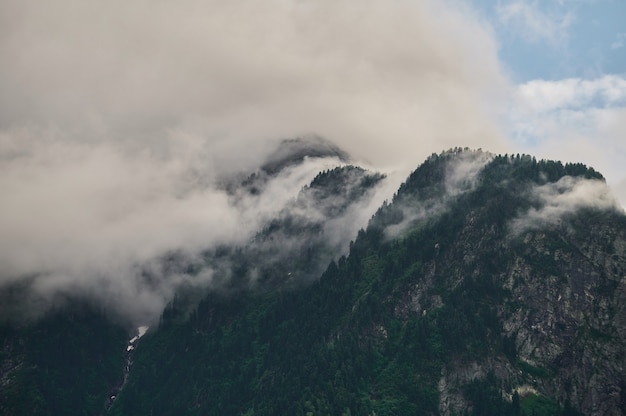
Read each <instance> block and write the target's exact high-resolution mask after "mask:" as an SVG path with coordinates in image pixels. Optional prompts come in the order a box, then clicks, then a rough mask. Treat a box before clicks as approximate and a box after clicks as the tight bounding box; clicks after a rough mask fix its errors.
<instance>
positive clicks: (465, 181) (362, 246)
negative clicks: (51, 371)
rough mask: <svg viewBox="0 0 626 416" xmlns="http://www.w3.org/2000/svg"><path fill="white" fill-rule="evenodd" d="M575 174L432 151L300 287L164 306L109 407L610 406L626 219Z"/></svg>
mask: <svg viewBox="0 0 626 416" xmlns="http://www.w3.org/2000/svg"><path fill="white" fill-rule="evenodd" d="M581 186H582V187H583V188H584V190H585V191H587V192H592V191H593V192H596V191H597V189H596V188H598V189H602V188H603V187H604V186H605V185H604V182H603V180H602V177H601V175H599V174H598V173H597V172H595V171H593V170H591V169H587V168H586V167H584V166H582V165H566V166H563V165H561V164H560V163H558V162H549V161H541V162H537V161H536V160H534V159H532V158H530V157H525V156H523V157H508V156H498V157H493V156H491V155H486V154H484V153H482V152H468V151H452V152H448V153H444V154H442V155H434V156H433V157H431V158H429V159H428V160H427V161H426V162H425V163H424V164H423V165H422V166H420V167H419V168H418V169H417V170H416V171H415V172H414V173H413V174H412V175H411V176H410V177H409V179H408V180H407V182H406V183H405V184H404V185H403V186H402V187H401V188H400V190H399V191H398V193H397V195H396V197H395V198H394V200H393V201H392V203H390V204H386V205H384V206H383V207H382V208H381V209H380V210H379V212H378V213H377V215H376V216H375V217H374V218H373V219H372V221H371V222H370V225H369V227H368V228H367V230H365V231H362V232H360V233H359V235H358V237H357V238H356V240H355V241H354V243H352V244H351V247H350V253H349V255H348V256H347V257H342V258H341V259H339V261H338V262H337V263H335V262H333V263H331V264H330V266H329V267H328V269H327V270H326V272H325V273H324V274H323V275H322V277H321V279H320V280H319V281H318V282H316V283H314V284H313V285H312V286H309V287H307V288H304V289H301V290H289V289H288V288H287V287H285V288H283V289H282V290H277V291H274V292H269V293H263V294H258V293H255V292H246V293H240V294H239V295H238V296H237V297H235V298H231V297H224V296H222V295H220V294H219V293H215V294H213V295H210V296H209V297H207V298H206V299H205V300H204V301H203V302H202V303H201V304H200V305H199V307H198V308H197V310H196V311H195V313H194V314H193V315H192V316H191V318H190V319H189V320H188V321H185V322H172V323H168V322H167V321H165V322H164V323H163V324H162V326H161V329H160V330H159V331H157V332H155V333H153V334H151V335H148V336H147V338H146V339H145V340H144V343H143V344H142V348H141V349H140V350H139V351H138V352H137V357H136V365H135V367H134V370H133V373H132V374H131V376H130V378H129V383H128V385H127V387H126V388H125V391H123V393H122V394H121V395H120V398H119V400H118V401H117V402H116V404H115V406H114V408H113V409H112V411H113V413H114V414H130V413H150V412H151V411H155V412H158V413H160V414H255V415H258V414H268V415H270V414H303V415H304V414H308V413H312V414H373V413H375V414H377V415H385V414H460V413H464V412H469V413H470V414H507V413H508V414H521V413H522V412H525V414H529V415H530V414H531V413H534V414H554V413H555V412H565V413H566V414H575V413H576V412H577V411H581V412H583V413H585V414H607V415H608V414H623V412H624V409H625V408H626V407H625V406H624V404H625V403H626V400H625V397H626V391H625V389H624V386H625V384H624V383H625V380H624V372H623V370H622V369H623V368H624V364H625V363H624V351H626V348H625V344H624V339H625V338H624V336H623V335H624V331H625V329H626V321H625V319H624V316H625V314H624V305H625V304H626V282H625V281H624V275H625V273H626V218H625V216H624V214H623V212H621V211H619V210H617V209H615V208H612V205H611V203H610V198H609V199H607V200H604V202H602V201H601V202H602V203H601V204H600V205H601V206H597V205H598V200H597V198H593V197H592V199H591V200H590V201H591V202H589V201H587V202H584V201H579V200H578V199H577V198H576V197H577V195H578V194H577V193H578V192H579V191H580V189H581V188H580V187H581ZM585 187H586V188H585ZM553 188H554V189H553ZM549 190H553V191H554V195H551V198H548V197H547V192H548V191H549ZM597 192H600V191H597ZM592 195H596V194H595V193H592ZM599 195H604V194H602V193H600V194H599ZM559 201H561V202H559ZM559 409H560V410H559Z"/></svg>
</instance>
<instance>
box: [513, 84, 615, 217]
mask: <svg viewBox="0 0 626 416" xmlns="http://www.w3.org/2000/svg"><path fill="white" fill-rule="evenodd" d="M510 120H511V128H512V134H513V135H514V136H515V137H516V138H517V140H518V142H519V143H520V144H521V145H522V147H523V148H524V149H525V151H528V152H529V153H533V154H536V155H538V156H540V157H546V158H552V159H558V160H564V161H576V162H583V163H586V164H588V165H591V166H593V167H595V168H596V169H598V170H600V171H601V172H602V173H603V174H604V175H605V176H606V177H607V180H608V182H609V185H611V187H613V188H614V190H615V191H616V193H617V196H618V198H619V200H620V201H621V203H622V205H625V206H626V193H624V192H623V190H622V187H620V186H619V185H618V184H619V183H621V182H623V181H624V179H626V173H625V172H624V170H623V161H624V160H626V79H625V78H624V77H622V76H619V75H605V76H602V77H599V78H596V79H590V80H585V79H579V78H572V79H565V80H559V81H545V80H534V81H530V82H528V83H525V84H522V85H520V86H519V87H518V89H517V92H516V94H515V99H514V105H513V109H512V112H511V116H510Z"/></svg>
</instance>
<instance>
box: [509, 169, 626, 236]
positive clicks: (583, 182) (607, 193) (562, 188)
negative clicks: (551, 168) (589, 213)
mask: <svg viewBox="0 0 626 416" xmlns="http://www.w3.org/2000/svg"><path fill="white" fill-rule="evenodd" d="M530 193H531V195H530V196H531V198H533V199H534V200H535V201H536V202H538V203H539V208H531V209H530V210H528V212H526V213H525V214H524V215H522V216H520V217H519V218H516V219H515V220H514V221H513V222H512V223H511V226H512V229H513V231H514V232H521V231H523V230H526V229H528V228H535V227H539V228H540V227H544V226H546V225H555V224H558V222H559V221H560V220H561V219H562V218H563V216H564V215H567V214H572V213H575V212H576V211H578V210H580V209H582V208H596V209H603V210H612V209H619V204H618V203H617V201H616V200H615V198H614V196H613V194H612V193H611V190H610V189H609V188H608V186H607V185H606V183H605V182H603V181H601V180H592V179H585V178H575V177H571V176H564V177H563V178H561V179H560V180H559V181H558V182H555V183H547V184H545V185H541V186H536V187H535V188H534V189H532V190H531V191H530Z"/></svg>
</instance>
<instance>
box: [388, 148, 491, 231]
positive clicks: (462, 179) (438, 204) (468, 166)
mask: <svg viewBox="0 0 626 416" xmlns="http://www.w3.org/2000/svg"><path fill="white" fill-rule="evenodd" d="M493 156H494V155H493V154H491V153H489V152H484V151H482V150H470V149H464V150H461V149H454V150H450V151H447V152H443V153H442V154H441V155H439V156H435V159H434V160H436V159H438V158H446V160H445V161H443V162H438V161H436V162H434V163H442V164H443V169H444V175H443V183H442V184H438V183H437V182H436V179H433V183H432V184H430V186H432V187H437V186H439V185H442V188H443V189H441V190H439V189H436V190H435V191H433V190H432V189H427V190H415V189H413V190H410V191H408V192H406V193H405V194H404V195H398V196H397V197H396V198H395V199H394V205H393V206H392V207H391V208H390V209H392V210H394V211H395V215H394V217H395V220H394V221H393V223H392V224H388V225H387V226H386V227H385V235H386V237H387V238H390V239H391V238H396V237H398V236H399V235H402V234H403V233H405V232H406V231H407V230H409V229H411V228H413V227H415V226H416V225H417V224H419V223H420V222H421V221H423V220H427V219H431V218H433V217H436V216H438V215H441V214H442V213H444V212H445V211H446V210H448V208H449V207H450V204H451V203H452V202H454V200H455V199H456V198H458V197H459V196H460V195H462V194H464V193H467V192H471V191H472V190H474V189H475V187H476V186H477V184H478V182H477V181H478V180H479V175H480V172H481V171H482V169H483V168H484V167H485V165H487V163H489V162H490V161H491V160H492V158H493ZM426 163H429V161H426ZM418 170H419V169H418ZM409 182H410V179H409Z"/></svg>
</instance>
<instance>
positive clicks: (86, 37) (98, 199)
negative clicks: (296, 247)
mask: <svg viewBox="0 0 626 416" xmlns="http://www.w3.org/2000/svg"><path fill="white" fill-rule="evenodd" d="M0 62H2V65H0V92H1V93H0V192H1V194H2V204H0V236H1V237H0V264H2V270H1V271H0V283H2V284H3V285H6V284H15V283H16V282H29V284H30V285H31V286H32V288H33V290H32V294H33V296H34V298H37V299H41V301H42V302H44V301H45V300H46V299H48V298H51V297H54V296H56V295H57V294H64V293H70V294H71V293H74V292H78V293H94V294H97V296H98V297H99V298H106V299H109V300H110V302H112V303H116V302H117V304H116V305H115V307H118V308H121V309H122V310H124V311H126V312H127V313H128V314H131V315H133V316H139V317H144V316H149V315H151V314H152V315H154V314H155V313H156V314H158V311H159V310H160V308H161V307H162V306H163V303H164V302H166V301H167V298H168V296H170V295H171V290H172V289H171V288H172V287H174V286H170V285H167V286H163V287H162V288H161V287H159V288H157V290H153V289H154V288H150V289H149V290H148V289H147V286H145V285H143V283H141V282H143V281H142V280H141V279H139V277H138V276H140V275H141V272H140V270H141V268H142V267H145V265H146V264H147V263H149V262H150V261H151V260H152V259H154V258H156V257H158V256H161V255H163V254H164V253H168V252H171V251H172V250H183V251H185V252H186V253H189V254H190V255H192V254H193V253H198V252H199V251H200V250H203V249H206V248H210V247H214V246H216V245H219V244H231V243H240V242H243V241H246V239H249V238H250V237H251V235H252V234H253V233H254V231H255V230H256V228H257V227H258V225H259V224H261V223H262V221H263V219H266V218H268V217H270V216H271V215H272V214H273V213H275V212H278V210H279V209H281V208H282V206H284V203H285V202H286V200H287V199H289V198H292V197H293V196H294V195H296V194H297V191H298V190H299V189H300V188H301V187H302V186H303V185H304V184H306V183H307V182H308V181H310V179H311V178H312V177H313V176H314V175H315V173H316V172H317V171H319V169H324V168H328V167H330V166H328V164H329V162H328V160H326V161H323V160H310V161H307V162H306V163H304V164H303V165H301V166H299V167H298V168H293V169H288V170H287V171H285V172H284V174H283V175H281V176H280V177H279V178H278V179H275V180H274V181H272V182H271V183H270V184H269V185H268V188H267V189H266V191H265V192H264V193H263V194H262V195H259V196H255V197H254V198H245V199H243V200H239V201H237V202H236V203H235V202H234V201H233V199H232V196H229V195H228V193H227V192H226V191H225V190H224V189H225V188H224V187H223V186H222V185H223V183H224V181H225V180H228V178H232V177H233V175H237V174H240V173H241V172H249V171H252V170H254V169H255V167H258V166H260V165H261V164H262V163H263V161H264V160H265V159H266V157H267V156H268V155H269V154H270V152H272V151H273V150H274V147H273V146H275V144H276V141H275V140H274V139H277V138H285V137H295V136H300V135H303V134H309V133H316V134H319V135H321V136H324V137H328V138H330V139H331V140H333V141H334V142H336V143H337V144H338V145H339V146H340V147H341V148H343V149H345V150H346V151H347V152H348V153H349V154H351V155H352V156H353V157H355V158H356V159H358V160H365V161H368V162H370V163H371V164H374V165H377V166H382V167H384V168H400V169H410V168H413V167H415V166H416V165H417V164H418V163H419V162H421V161H422V160H423V159H424V158H425V157H426V156H427V155H428V154H430V153H431V152H433V151H439V150H440V149H443V148H449V147H452V146H470V147H484V148H488V149H489V150H492V151H499V150H503V149H504V144H503V142H502V141H501V139H500V136H499V133H498V130H499V128H498V126H497V124H494V123H493V121H492V120H491V119H490V118H489V115H488V114H490V113H491V112H492V110H493V109H494V108H496V107H497V106H498V103H499V100H500V98H501V96H500V93H499V91H502V90H504V89H506V83H505V80H504V78H503V77H502V76H501V72H500V69H499V67H498V62H497V58H496V52H495V45H494V42H493V40H492V38H491V36H490V34H489V33H488V32H487V31H485V30H484V29H483V28H482V27H481V26H480V25H479V24H478V23H477V22H476V21H475V20H474V19H473V17H472V16H471V15H470V14H468V13H465V12H463V11H459V10H452V9H449V8H447V7H446V6H444V5H442V4H441V3H440V2H435V1H420V2H406V1H400V0H393V1H388V2H376V1H365V2H354V1H342V0H340V1H319V2H302V1H295V0H287V1H278V0H270V1H263V2H259V1H251V0H236V1H229V2H223V1H217V0H214V1H195V0H183V1H178V2H154V1H147V0H132V1H117V0H115V1H107V2H101V1H77V0H61V1H56V2H43V3H42V2H36V1H28V0H20V1H12V0H7V1H3V2H2V3H0ZM270 139H271V140H270ZM334 163H335V164H336V163H338V162H337V161H336V160H335V161H334ZM171 279H174V280H175V279H176V276H172V277H171ZM210 279H211V276H210V272H207V276H205V280H206V281H210ZM151 284H152V285H153V286H154V285H157V286H158V285H160V284H162V283H159V282H151ZM44 303H45V302H44Z"/></svg>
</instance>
